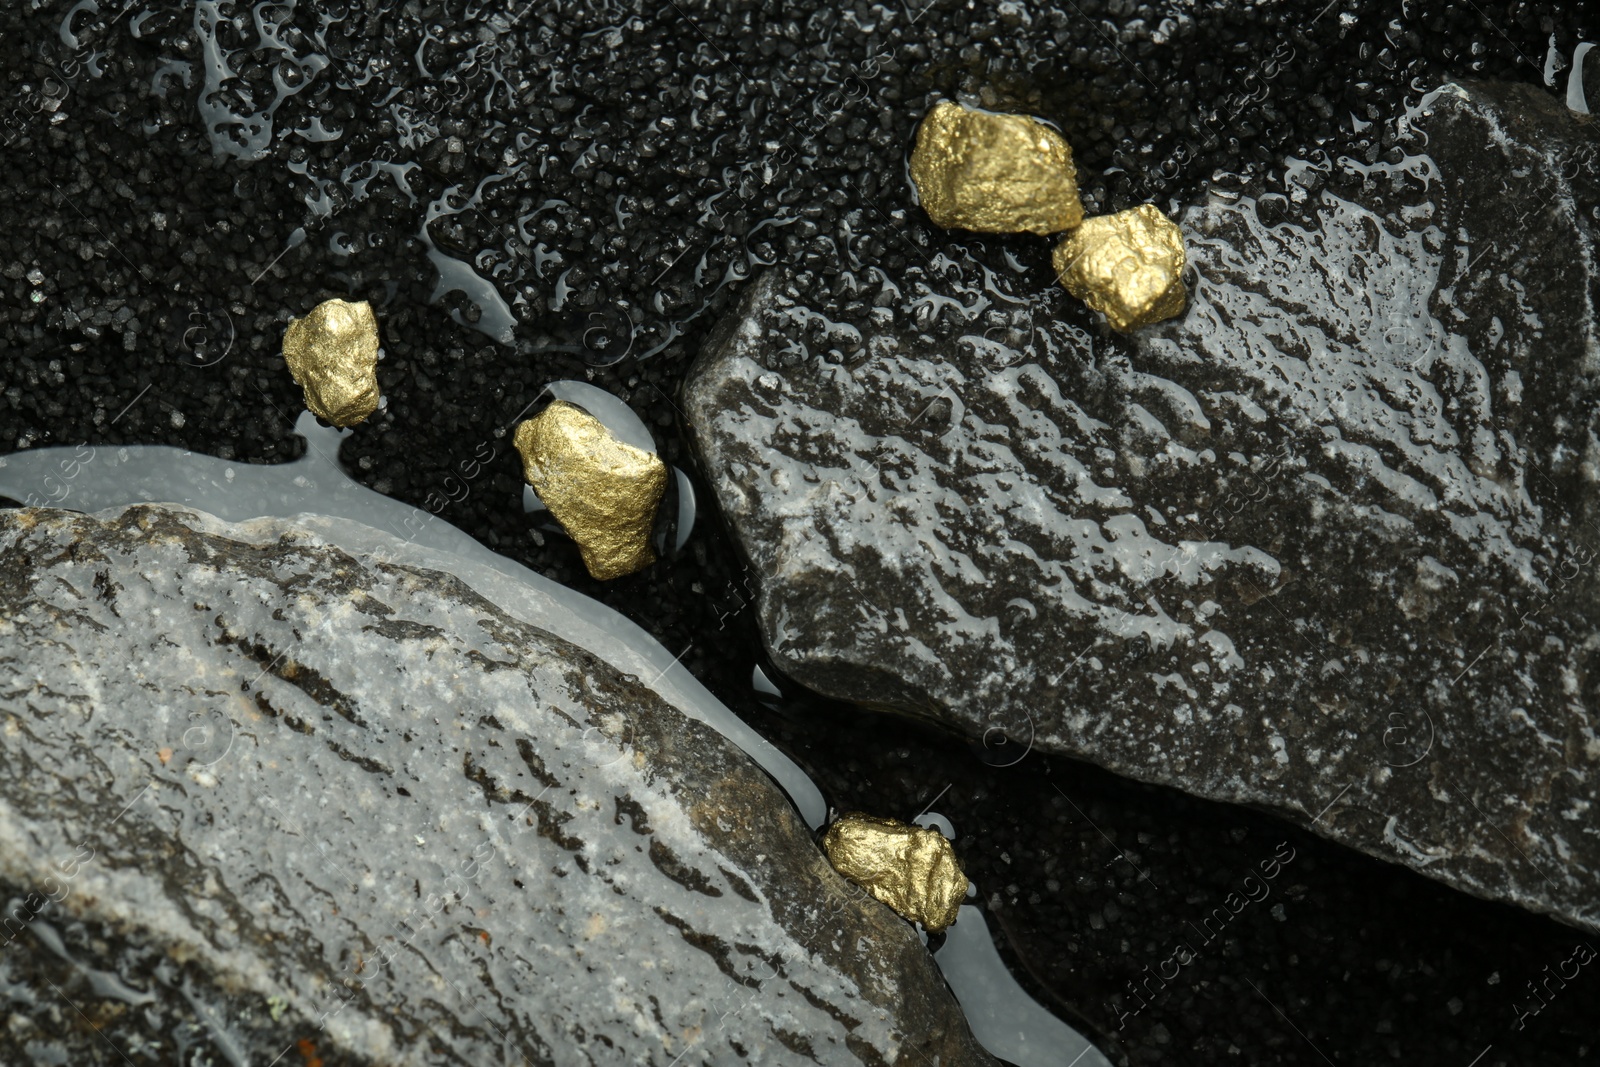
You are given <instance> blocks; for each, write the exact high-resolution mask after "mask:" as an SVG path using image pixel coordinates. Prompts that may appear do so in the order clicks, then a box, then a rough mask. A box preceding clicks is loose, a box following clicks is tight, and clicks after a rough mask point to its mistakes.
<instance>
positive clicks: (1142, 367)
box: [683, 84, 1600, 929]
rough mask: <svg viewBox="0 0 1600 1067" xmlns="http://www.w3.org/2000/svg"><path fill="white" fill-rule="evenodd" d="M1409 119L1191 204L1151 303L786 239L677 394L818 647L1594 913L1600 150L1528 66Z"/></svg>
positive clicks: (776, 615)
mask: <svg viewBox="0 0 1600 1067" xmlns="http://www.w3.org/2000/svg"><path fill="white" fill-rule="evenodd" d="M1400 133H1401V136H1402V139H1403V144H1405V145H1406V147H1407V153H1396V155H1395V157H1394V158H1393V159H1392V160H1390V161H1387V162H1378V163H1366V162H1361V161H1356V160H1348V159H1346V160H1342V161H1335V160H1328V159H1326V158H1323V159H1321V160H1318V161H1300V160H1293V159H1291V160H1289V161H1288V163H1287V164H1286V166H1285V168H1284V171H1283V174H1282V176H1281V180H1280V181H1279V182H1278V183H1277V184H1276V185H1275V186H1274V185H1272V184H1270V183H1269V185H1268V186H1267V187H1266V188H1265V189H1263V190H1262V191H1261V192H1260V193H1259V195H1257V196H1253V197H1252V196H1240V195H1237V194H1229V195H1222V194H1217V195H1213V196H1212V197H1211V198H1210V199H1209V200H1208V201H1207V202H1205V203H1202V204H1200V205H1197V206H1195V207H1192V208H1190V209H1189V210H1188V211H1187V212H1186V213H1185V214H1184V216H1183V220H1182V224H1183V227H1184V230H1185V232H1186V234H1187V235H1188V241H1189V253H1190V259H1191V262H1192V264H1193V275H1192V288H1193V298H1192V301H1191V306H1190V308H1189V310H1188V311H1187V313H1186V314H1185V315H1184V316H1183V317H1182V318H1181V319H1179V320H1176V321H1175V322H1173V323H1169V324H1164V325H1162V326H1159V327H1156V328H1154V329H1151V330H1148V331H1144V332H1142V333H1141V334H1139V335H1138V336H1137V337H1136V338H1133V339H1121V338H1115V337H1110V336H1103V335H1095V334H1091V333H1089V332H1087V331H1085V330H1083V329H1081V328H1079V327H1077V326H1074V325H1071V324H1070V323H1069V322H1067V321H1063V320H1062V319H1061V318H1060V317H1059V316H1058V315H1057V314H1056V307H1057V302H1056V301H1055V300H1054V298H1053V297H1052V296H1051V295H1050V294H1045V293H1039V292H1037V291H1030V290H1029V288H1028V286H1027V285H1026V284H1025V280H1024V279H1021V278H1017V277H1014V276H1008V275H1007V273H1006V272H1005V271H1004V270H1003V269H1002V268H1001V267H1000V266H999V265H998V264H984V263H981V262H975V261H973V260H971V259H968V260H965V261H963V260H961V259H960V258H944V259H942V260H941V261H940V262H938V263H934V264H931V265H930V268H929V270H927V271H926V272H917V273H916V274H915V275H914V276H913V277H911V278H905V279H902V280H901V284H900V286H898V287H896V288H895V289H894V290H893V292H892V293H891V290H890V286H889V284H888V282H887V280H882V281H880V282H879V283H878V284H877V285H875V286H868V287H867V291H866V293H865V294H864V296H863V299H862V310H861V311H860V313H859V314H858V315H856V316H855V317H849V316H839V317H832V318H830V317H827V316H824V315H822V314H821V313H819V312H818V311H817V310H816V309H815V308H814V307H813V306H811V305H810V304H808V302H807V301H806V299H805V298H804V297H803V296H801V295H799V293H798V292H797V291H796V290H794V289H793V288H791V287H790V286H789V285H788V283H787V281H786V280H785V278H784V277H782V276H781V275H780V274H779V273H778V272H772V273H770V274H768V275H767V276H766V277H764V278H763V279H762V280H761V281H760V282H758V283H757V284H756V285H755V286H754V287H753V288H752V290H751V291H750V292H749V294H748V295H747V297H746V299H745V301H744V303H743V305H742V307H741V308H740V309H739V311H738V312H737V313H736V314H734V315H732V316H730V317H729V318H728V319H727V320H726V321H725V322H724V324H723V325H722V326H721V327H719V330H718V331H717V333H715V334H714V335H713V337H712V338H711V340H710V341H709V342H708V344H707V345H706V347H705V349H704V350H703V352H702V355H701V358H700V362H699V363H698V364H697V365H696V367H695V368H694V370H693V371H692V372H691V375H690V377H689V379H688V381H687V383H686V385H685V389H684V394H683V395H684V407H685V411H686V413H687V416H688V419H689V422H690V424H691V429H692V436H693V439H694V441H695V444H696V447H697V449H698V451H699V453H700V455H701V457H702V459H703V462H704V469H705V471H706V474H707V476H708V477H709V478H710V479H711V480H712V481H713V483H714V484H715V486H716V493H717V496H718V500H719V502H720V504H721V506H722V509H723V511H724V513H725V514H726V516H727V518H728V520H729V522H730V525H731V526H732V528H733V530H734V532H735V535H736V537H737V539H738V541H739V544H740V546H741V548H742V550H743V551H744V553H745V554H746V555H747V556H748V557H749V558H750V560H751V561H752V563H753V565H754V567H755V570H756V571H757V573H758V574H759V575H760V579H761V597H760V605H759V613H760V618H761V626H762V631H763V636H764V638H765V640H766V643H767V645H768V648H769V650H770V651H771V653H772V655H773V656H774V658H775V660H776V662H777V663H778V664H779V666H781V667H782V668H783V669H784V670H786V671H788V672H789V673H790V674H792V675H793V676H794V677H795V678H796V679H797V680H799V681H801V682H803V683H805V684H806V685H809V686H811V687H813V688H815V689H817V690H818V691H820V692H822V693H824V694H827V695H829V696H834V697H838V698H843V699H850V700H855V701H857V702H860V703H865V704H870V705H874V706H881V707H890V708H895V709H899V710H902V711H907V712H910V713H913V714H916V715H919V716H922V717H925V718H928V719H932V720H935V721H938V722H942V723H945V724H948V725H950V726H953V727H956V728H958V729H961V730H963V731H965V732H967V733H969V734H971V735H975V736H982V735H988V736H990V737H994V736H997V735H998V734H1000V733H1004V734H1005V735H1006V736H1008V737H1010V738H1013V739H1017V740H1024V741H1025V740H1031V742H1032V743H1033V745H1034V746H1035V747H1037V748H1040V749H1043V750H1049V751H1056V752H1064V753H1069V754H1073V755H1078V756H1082V757H1086V758H1089V759H1092V760H1093V761H1095V762H1097V763H1100V764H1102V765H1104V766H1106V767H1108V768H1110V769H1113V770H1116V771H1119V772H1121V773H1126V774H1129V775H1132V776H1135V777H1138V778H1141V779H1145V780H1149V781H1156V782H1162V783H1166V784H1171V785H1175V786H1178V787H1179V788H1182V789H1185V790H1187V791H1190V792H1193V793H1196V794H1198V795H1201V796H1205V797H1209V798H1213V799H1220V800H1228V801H1237V802H1244V803H1250V804H1256V805H1262V806H1266V807H1269V808H1271V809H1274V810H1276V811H1277V812H1279V813H1281V814H1283V815H1285V816H1286V817H1288V818H1289V819H1291V820H1293V821H1296V822H1299V823H1301V824H1302V825H1308V826H1311V827H1312V828H1314V829H1315V830H1317V831H1318V832H1320V833H1323V834H1326V835H1328V836H1330V837H1332V838H1334V839H1335V840H1339V841H1342V842H1345V843H1347V844H1350V845H1353V846H1355V847H1358V848H1361V849H1363V850H1366V851H1368V852H1371V853H1373V854H1374V855H1378V856H1381V857H1383V858H1386V859H1390V860H1393V861H1395V862H1399V863H1404V864H1407V865H1409V866H1412V867H1414V868H1416V869H1418V870H1420V871H1422V872H1423V873H1425V874H1427V875H1430V876H1432V877H1435V878H1440V879H1443V880H1445V881H1447V882H1449V883H1450V884H1453V885H1456V886H1458V887H1460V888H1463V889H1466V890H1468V891H1471V892H1474V893H1477V894H1480V895H1483V896H1487V897H1491V898H1497V899H1503V900H1507V901H1511V902H1514V903H1517V904H1520V905H1523V906H1525V907H1528V908H1532V909H1534V910H1537V911H1542V912H1547V913H1549V914H1552V915H1555V916H1557V917H1559V918H1562V919H1564V920H1566V921H1568V922H1571V923H1575V924H1578V925H1581V926H1585V927H1587V928H1589V929H1600V911H1596V910H1595V900H1596V899H1597V896H1596V893H1597V890H1600V841H1597V839H1596V833H1595V831H1594V830H1593V814H1592V805H1593V804H1594V802H1595V800H1596V796H1597V793H1600V788H1597V783H1596V771H1597V770H1600V767H1597V763H1600V739H1597V737H1596V734H1595V731H1594V722H1593V717H1592V712H1591V711H1590V710H1589V709H1591V708H1593V707H1594V706H1595V702H1596V697H1597V694H1596V693H1595V690H1594V686H1595V683H1594V681H1593V678H1594V677H1595V668H1596V666H1597V664H1596V663H1595V662H1594V655H1595V654H1594V651H1593V648H1594V644H1595V642H1594V635H1595V622H1596V620H1597V613H1596V611H1595V609H1594V607H1593V605H1594V603H1595V580H1594V568H1593V566H1592V557H1593V553H1594V552H1595V550H1596V548H1597V547H1600V532H1597V531H1600V527H1597V526H1596V523H1595V518H1596V516H1595V501H1596V492H1595V486H1594V482H1595V478H1596V474H1595V469H1596V468H1595V461H1594V456H1595V449H1596V447H1597V446H1596V444H1595V442H1596V441H1597V439H1600V438H1597V435H1596V433H1595V431H1594V426H1595V420H1596V418H1597V415H1596V412H1597V407H1596V399H1597V397H1596V383H1595V381H1594V378H1593V375H1594V374H1595V372H1596V370H1597V369H1600V342H1597V337H1600V331H1597V322H1596V316H1595V312H1594V293H1595V286H1596V282H1597V277H1600V275H1597V272H1596V269H1595V266H1596V265H1595V253H1594V244H1593V237H1594V230H1595V221H1594V219H1593V218H1592V217H1591V216H1590V209H1591V207H1592V205H1594V204H1595V203H1596V201H1597V197H1596V184H1597V183H1596V175H1597V172H1600V162H1597V161H1600V153H1597V152H1596V147H1595V146H1596V140H1595V135H1594V133H1593V131H1592V127H1588V126H1584V125H1581V124H1580V123H1579V122H1578V121H1577V120H1575V119H1574V118H1573V117H1572V116H1571V115H1570V114H1569V113H1568V112H1567V111H1566V110H1565V109H1564V108H1562V107H1560V106H1559V105H1558V104H1556V103H1555V102H1553V101H1551V100H1550V99H1549V98H1548V97H1547V96H1546V95H1544V94H1541V93H1538V92H1537V91H1536V90H1533V89H1531V88H1528V87H1520V86H1519V87H1510V86H1504V85H1492V84H1480V85H1473V86H1471V87H1470V88H1467V89H1463V88H1460V87H1457V86H1451V87H1447V88H1446V89H1444V90H1442V91H1441V92H1439V93H1436V94H1434V95H1432V96H1431V97H1430V98H1429V99H1428V101H1427V102H1426V103H1425V105H1424V106H1423V107H1422V109H1421V110H1420V111H1417V112H1414V113H1413V114H1411V115H1410V116H1409V117H1408V118H1406V119H1404V120H1403V121H1402V123H1401V131H1400ZM874 288H875V289H877V290H878V298H877V299H876V300H874V298H873V295H872V290H873V289H874ZM901 302H909V303H911V304H912V305H913V307H914V308H915V310H916V312H917V314H916V316H915V319H914V322H913V325H912V326H911V327H910V328H891V327H889V326H887V325H886V324H887V322H888V320H887V319H885V320H884V321H885V324H883V325H880V324H878V323H877V322H876V319H875V316H876V315H877V314H878V311H879V308H877V307H875V305H882V304H885V303H901Z"/></svg>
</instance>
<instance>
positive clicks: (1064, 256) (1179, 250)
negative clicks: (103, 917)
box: [1052, 204, 1189, 330]
mask: <svg viewBox="0 0 1600 1067" xmlns="http://www.w3.org/2000/svg"><path fill="white" fill-rule="evenodd" d="M1052 262H1053V263H1054V265H1055V268H1056V275H1057V276H1058V277H1059V278H1060V279H1061V284H1062V285H1064V286H1066V287H1067V291H1068V292H1070V293H1071V294H1072V295H1073V296H1075V297H1077V298H1078V299H1079V300H1082V301H1083V302H1084V303H1085V304H1088V305H1089V306H1090V307H1092V308H1094V309H1095V310H1096V311H1100V312H1104V313H1105V316H1106V320H1107V321H1108V322H1109V323H1110V324H1111V328H1112V329H1114V330H1133V329H1137V328H1138V327H1140V326H1149V325H1150V324H1151V323H1155V322H1160V321H1162V320H1163V319H1170V318H1172V317H1174V316H1175V315H1179V314H1182V312H1183V308H1184V305H1185V304H1186V303H1187V302H1188V299H1189V293H1188V290H1186V289H1185V288H1184V287H1183V265H1184V262H1185V260H1184V255H1183V232H1182V231H1181V230H1179V229H1178V226H1177V223H1175V222H1173V221H1172V220H1171V219H1169V218H1167V217H1166V216H1165V215H1163V214H1162V213H1161V212H1160V211H1158V210H1156V208H1155V207H1154V206H1152V205H1150V204H1140V205H1139V206H1138V207H1136V208H1130V209H1129V210H1127V211H1119V212H1117V213H1116V214H1115V215H1097V216H1095V217H1094V218H1091V219H1085V220H1084V222H1083V225H1082V226H1079V227H1078V228H1077V230H1075V231H1073V232H1072V233H1071V234H1069V235H1068V236H1067V238H1066V239H1065V240H1063V241H1062V242H1061V243H1060V244H1059V245H1057V246H1056V250H1055V255H1054V257H1053V260H1052Z"/></svg>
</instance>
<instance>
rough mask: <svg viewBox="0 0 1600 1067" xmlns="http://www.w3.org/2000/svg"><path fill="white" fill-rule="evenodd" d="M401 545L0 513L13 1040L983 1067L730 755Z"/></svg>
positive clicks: (386, 1053)
mask: <svg viewBox="0 0 1600 1067" xmlns="http://www.w3.org/2000/svg"><path fill="white" fill-rule="evenodd" d="M394 544H395V545H396V546H400V545H401V542H399V541H395V542H394ZM380 557H381V553H374V554H367V555H363V556H361V557H359V558H358V557H356V556H352V555H350V554H348V553H346V552H344V551H342V550H341V549H340V548H338V547H337V546H335V545H333V544H330V543H328V542H327V541H324V540H322V539H321V538H320V537H319V536H317V535H314V534H312V533H310V532H308V531H307V530H306V529H305V528H303V527H296V526H294V525H293V524H290V523H285V522H282V521H279V520H275V519H260V520H253V521H251V522H247V523H241V524H226V523H222V522H220V521H219V520H216V519H212V518H210V517H208V516H202V515H199V514H198V513H193V512H186V511H178V510H172V509H166V508H162V507H159V506H154V505H137V506H134V507H129V508H125V509H121V510H114V511H106V512H102V513H100V514H98V515H93V516H86V515H81V514H76V513H71V512H62V511H52V510H32V509H22V510H15V511H7V512H3V513H0V589H3V591H4V603H5V605H6V611H5V614H4V616H3V617H0V691H3V692H4V693H5V700H4V705H3V707H4V721H3V724H0V728H3V730H4V743H3V744H0V901H4V902H5V903H6V920H5V923H4V930H5V938H6V942H7V944H8V945H9V946H10V949H9V950H8V951H6V952H5V954H4V955H3V956H0V986H3V988H4V990H5V992H6V995H7V997H8V998H9V1002H10V1003H11V1004H13V1005H18V1004H21V1005H25V1006H26V1007H25V1010H22V1011H21V1012H20V1014H18V1015H15V1016H14V1017H13V1018H14V1020H20V1021H14V1023H13V1024H12V1025H11V1026H10V1027H9V1028H7V1029H6V1030H5V1031H3V1032H0V1060H3V1061H4V1062H7V1063H24V1062H60V1063H65V1062H73V1063H89V1062H108V1060H107V1059H106V1055H107V1049H106V1048H105V1047H104V1045H105V1043H106V1042H109V1043H111V1045H112V1046H113V1047H115V1048H118V1049H123V1050H128V1051H129V1054H130V1055H133V1056H135V1057H136V1059H137V1062H162V1063H176V1062H180V1060H181V1062H185V1063H190V1062H199V1061H198V1060H196V1059H195V1057H197V1056H200V1055H201V1052H199V1051H197V1050H201V1049H203V1050H204V1055H205V1056H208V1057H210V1062H232V1063H245V1062H251V1063H271V1062H273V1061H274V1058H275V1057H283V1056H284V1054H285V1053H287V1058H285V1059H284V1062H288V1059H293V1061H294V1062H297V1063H299V1062H309V1061H311V1060H312V1059H320V1060H321V1062H324V1063H327V1064H330V1065H331V1064H335V1063H341V1064H342V1063H352V1064H379V1063H381V1064H385V1065H392V1064H423V1063H430V1064H431V1063H441V1062H460V1063H501V1062H520V1061H522V1060H526V1062H528V1063H540V1064H567V1063H594V1064H608V1063H616V1064H621V1063H638V1062H652V1063H657V1064H666V1063H669V1062H673V1061H674V1060H675V1059H676V1058H677V1057H680V1056H682V1057H684V1059H683V1062H696V1063H698V1062H751V1063H771V1064H779V1063H798V1062H807V1063H810V1062H818V1063H830V1064H888V1063H900V1062H923V1061H924V1060H926V1061H929V1062H932V1061H935V1060H937V1061H938V1062H940V1063H959V1064H991V1063H993V1062H994V1061H993V1060H992V1059H990V1058H989V1057H988V1056H987V1055H986V1054H984V1053H983V1052H982V1051H981V1050H980V1049H979V1048H978V1046H977V1045H976V1044H975V1042H974V1040H973V1038H972V1037H971V1035H970V1033H969V1031H968V1029H967V1026H966V1023H965V1020H964V1019H963V1018H962V1016H961V1014H960V1010H959V1008H958V1007H957V1005H956V1003H955V1001H954V999H953V997H952V996H951V994H950V993H949V992H948V990H947V989H946V987H945V986H944V984H943V982H942V981H941V979H940V977H939V975H938V972H937V970H936V968H935V965H934V963H933V961H932V959H931V958H930V956H929V954H928V952H927V949H926V948H925V947H924V946H923V945H922V944H920V943H919V942H918V940H917V937H916V935H915V933H914V932H913V930H912V929H911V928H910V927H909V926H907V925H906V924H905V923H903V922H901V921H900V920H899V919H898V918H896V917H895V916H894V915H893V914H892V913H891V912H889V911H888V910H887V909H885V908H883V907H882V906H881V905H879V904H878V903H877V902H876V901H874V900H872V899H871V898H870V897H868V896H866V894H865V893H863V892H862V891H860V890H859V889H856V888H855V887H853V886H851V885H849V883H847V882H846V881H845V880H844V879H843V878H841V877H839V876H838V875H837V874H835V873H834V871H833V870H832V869H831V868H830V866H829V865H828V862H827V860H826V859H825V858H824V856H823V855H822V853H821V852H820V850H819V849H818V848H817V846H816V844H815V842H814V841H813V839H812V836H811V834H810V832H809V830H808V829H807V827H806V826H805V824H804V823H802V822H801V820H800V819H799V817H798V816H797V815H796V814H795V813H794V811H793V810H792V809H791V808H790V806H789V804H788V802H787V800H786V799H785V798H784V796H783V795H782V794H781V793H780V792H779V791H778V789H777V787H776V786H775V785H774V784H773V783H772V781H771V780H770V779H768V778H767V777H766V775H765V774H764V773H763V772H762V771H760V770H759V769H758V768H757V766H756V765H755V764H754V763H753V762H752V761H751V760H750V759H749V758H748V757H746V756H745V755H744V754H743V752H741V751H740V750H739V749H737V748H735V747H734V746H733V745H732V743H730V742H728V741H727V740H725V739H724V738H723V737H722V736H721V735H720V734H718V733H716V732H714V731H713V730H712V729H711V728H709V727H707V726H704V725H703V724H701V723H700V722H698V721H696V720H694V719H691V718H689V717H688V716H686V715H685V714H683V713H682V712H680V711H679V710H678V709H676V708H675V707H673V706H671V705H669V704H667V703H664V702H663V701H662V699H661V698H660V697H659V696H657V694H656V693H655V692H654V691H652V690H650V689H648V688H646V686H645V685H644V684H642V683H641V681H640V680H639V679H638V678H637V677H634V676H632V675H625V674H622V673H620V672H618V671H617V670H615V669H614V668H612V667H610V666H609V665H608V664H607V663H605V662H602V661H601V660H599V659H598V658H596V657H595V656H593V655H591V654H589V653H587V652H585V651H583V650H582V649H580V648H578V647H576V646H574V645H571V644H567V643H566V642H564V641H561V640H559V639H557V638H554V637H552V636H551V635H549V634H548V633H546V632H545V631H543V630H541V629H538V628H537V627H534V626H531V625H529V624H526V623H524V622H522V621H520V620H518V619H516V618H514V617H512V616H510V615H508V614H506V613H505V612H502V611H501V610H499V609H498V608H496V607H495V606H494V605H493V604H491V603H490V602H488V601H487V600H484V599H483V598H481V597H479V596H478V595H477V594H476V593H474V592H473V591H472V590H471V589H469V588H468V587H466V586H465V585H464V584H462V583H461V582H460V581H459V580H457V579H455V578H454V577H451V576H450V575H447V574H443V573H440V572H437V571H427V570H421V569H417V568H413V567H409V566H403V565H399V564H397V563H394V562H391V561H389V560H388V559H386V558H380ZM18 946H21V947H24V948H26V951H22V952H19V951H16V949H17V947H18ZM74 1007H76V1008H78V1009H81V1011H82V1012H83V1013H84V1014H80V1013H79V1012H78V1011H75V1010H74ZM90 1020H93V1021H92V1023H91V1021H90ZM686 1054H687V1055H686ZM139 1057H142V1058H139ZM130 1062H133V1061H130Z"/></svg>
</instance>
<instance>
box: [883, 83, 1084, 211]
mask: <svg viewBox="0 0 1600 1067" xmlns="http://www.w3.org/2000/svg"><path fill="white" fill-rule="evenodd" d="M911 180H912V181H913V182H914V183H916V186H917V196H918V197H920V198H921V200H922V207H923V209H924V210H925V211H927V213H928V217H929V218H930V219H932V220H933V221H934V224H935V225H937V226H944V227H946V228H958V229H964V230H983V231H986V232H988V233H1037V234H1041V235H1044V234H1051V233H1060V232H1061V231H1062V230H1070V229H1072V228H1073V227H1074V226H1076V225H1078V224H1079V223H1080V222H1082V221H1083V202H1082V201H1081V200H1079V199H1078V170H1077V168H1076V167H1075V166H1073V163H1072V149H1071V147H1069V146H1068V144H1067V142H1066V139H1065V138H1063V137H1062V136H1061V135H1060V134H1059V133H1057V132H1056V131H1055V130H1052V129H1051V128H1050V127H1048V126H1046V125H1044V124H1043V123H1042V122H1037V121H1035V120H1034V119H1031V118H1029V117H1028V116H1027V115H996V114H993V113H991V112H988V111H974V110H972V109H970V108H965V107H961V106H960V105H958V104H952V103H951V102H950V101H948V100H945V101H941V102H940V103H938V104H937V105H935V106H934V108H933V110H932V111H930V112H928V114H927V115H926V116H925V117H924V118H923V120H922V125H921V126H919V127H918V128H917V146H916V148H915V149H914V150H913V151H912V153H911Z"/></svg>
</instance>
